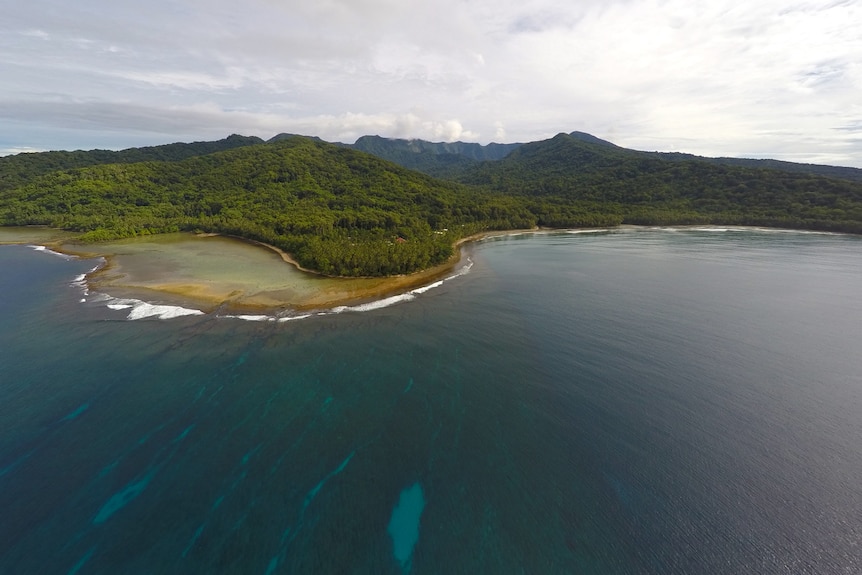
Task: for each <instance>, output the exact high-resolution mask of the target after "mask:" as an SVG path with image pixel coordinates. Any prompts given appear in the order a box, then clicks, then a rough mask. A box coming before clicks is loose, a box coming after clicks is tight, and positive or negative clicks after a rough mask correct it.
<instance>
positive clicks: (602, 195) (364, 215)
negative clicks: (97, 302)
mask: <svg viewBox="0 0 862 575" xmlns="http://www.w3.org/2000/svg"><path fill="white" fill-rule="evenodd" d="M388 142H395V143H394V144H393V149H392V150H390V151H389V152H386V153H388V154H389V155H390V157H396V158H401V159H404V158H409V154H411V153H414V154H418V155H423V154H424V155H425V156H430V155H433V156H436V157H437V158H438V160H435V161H436V162H437V165H438V167H439V164H440V162H439V160H440V158H443V162H445V163H447V164H448V165H447V168H446V170H443V171H445V173H446V174H447V179H445V180H443V179H435V178H433V177H431V176H429V175H427V174H422V173H419V172H416V171H412V170H409V169H406V168H404V167H402V166H399V165H396V164H395V163H392V162H389V161H386V160H384V159H381V158H379V157H376V156H373V155H371V154H368V153H364V152H361V151H357V150H354V149H349V148H347V147H345V146H343V145H341V146H340V145H334V144H328V143H326V142H323V141H320V140H318V139H312V138H304V137H298V136H289V135H283V136H279V137H277V138H274V139H273V141H270V142H268V143H263V142H262V141H261V140H259V139H257V138H244V137H241V136H231V137H230V138H227V139H225V140H220V141H219V142H209V143H207V142H198V143H194V144H171V145H168V146H157V147H153V148H133V149H130V150H124V151H121V152H106V151H99V150H96V151H92V152H47V153H43V154H20V155H18V156H11V157H7V158H0V224H3V225H33V224H38V225H49V226H53V227H57V228H64V229H69V230H75V231H79V232H81V236H80V238H81V240H82V241H89V242H97V241H102V240H108V239H116V238H122V237H129V236H137V235H146V234H154V233H162V232H168V231H177V230H199V231H206V232H219V233H226V234H231V235H237V236H241V237H245V238H249V239H254V240H259V241H263V242H266V243H269V244H272V245H275V246H277V247H279V248H281V249H283V250H285V251H287V252H289V253H291V254H292V255H293V256H294V257H295V258H296V259H297V260H298V261H299V263H300V264H301V265H302V266H303V267H306V268H309V269H313V270H316V271H318V272H321V273H325V274H330V275H344V276H375V275H391V274H401V273H409V272H412V271H416V270H419V269H423V268H427V267H429V266H432V265H434V264H437V263H441V262H443V261H445V260H446V259H447V258H449V257H450V256H451V255H452V245H453V243H454V242H455V241H456V240H457V239H459V238H461V237H464V236H466V235H469V234H472V233H475V232H479V231H484V230H494V229H514V228H529V227H534V226H547V227H596V226H613V225H618V224H620V223H633V224H660V225H669V224H688V223H714V224H753V225H769V226H782V227H793V228H807V229H820V230H835V231H846V232H853V233H862V183H859V182H854V181H851V180H847V179H837V178H828V177H824V176H821V175H816V174H812V173H805V172H799V171H786V170H776V169H761V168H753V167H748V166H732V165H726V164H722V163H715V162H710V161H701V160H698V159H696V158H691V157H685V158H682V159H678V160H674V159H670V158H668V157H655V156H654V155H650V154H645V153H643V152H635V151H632V150H626V149H624V148H619V147H616V146H614V145H612V144H610V143H608V142H604V141H602V140H599V139H597V138H593V137H592V136H589V135H588V134H579V133H573V134H560V135H558V136H556V137H555V138H552V139H550V140H546V141H542V142H534V143H530V144H524V145H513V148H511V149H508V148H496V149H486V150H485V151H482V148H481V147H479V148H477V147H475V146H467V147H457V146H455V147H449V148H446V147H434V146H423V145H418V144H415V143H414V144H411V145H412V148H409V147H405V144H406V143H409V142H408V141H406V140H401V141H386V140H384V139H382V138H379V139H378V138H373V139H366V141H365V144H366V146H367V147H369V148H375V149H377V153H380V154H381V155H386V154H384V151H383V150H384V149H385V148H386V147H387V146H388V145H389V144H388ZM411 149H412V150H413V151H412V152H411V151H410V150H411ZM458 150H463V151H465V153H467V154H468V155H467V156H464V155H459V152H458ZM504 153H508V155H506V156H505V157H502V159H496V160H485V161H480V160H478V159H476V158H481V157H487V154H492V155H493V154H497V156H494V157H498V156H502V155H503V154H504ZM483 154H484V155H483ZM414 160H415V158H414ZM421 161H424V160H421ZM421 161H420V162H421ZM794 166H797V165H796V164H794Z"/></svg>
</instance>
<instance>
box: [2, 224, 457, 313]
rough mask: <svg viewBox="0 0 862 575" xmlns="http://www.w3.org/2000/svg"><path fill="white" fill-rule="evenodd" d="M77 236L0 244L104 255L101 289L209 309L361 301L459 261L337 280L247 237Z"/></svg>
mask: <svg viewBox="0 0 862 575" xmlns="http://www.w3.org/2000/svg"><path fill="white" fill-rule="evenodd" d="M74 237H75V234H73V233H70V232H63V231H60V230H52V229H50V228H0V243H7V244H21V243H24V244H34V245H46V246H48V247H49V248H50V249H52V250H55V251H57V252H59V253H63V254H69V255H74V256H77V257H83V258H103V259H104V264H103V265H100V266H99V267H98V269H95V270H94V271H92V272H91V273H89V274H88V275H87V278H86V281H87V285H88V288H89V289H92V290H94V291H96V292H101V293H107V294H110V295H111V296H114V297H118V298H137V299H142V300H146V301H149V302H158V303H164V304H169V305H179V306H186V307H194V308H201V309H203V310H205V311H212V310H215V309H222V310H231V311H237V312H245V313H248V312H267V313H272V312H276V313H277V312H282V311H285V310H297V311H301V310H308V309H322V308H332V307H335V306H339V305H349V304H361V303H364V302H369V301H374V300H379V299H380V298H384V297H387V296H390V295H392V294H395V293H399V292H405V291H407V290H409V289H411V288H415V287H418V286H421V285H426V284H429V283H431V282H433V281H435V280H436V279H438V278H440V277H442V276H445V275H446V274H447V273H449V272H451V270H452V269H453V268H454V267H455V266H456V265H457V264H458V256H457V255H456V256H455V257H454V258H453V259H452V260H451V261H450V262H447V263H446V264H443V265H440V266H436V267H434V268H430V269H428V270H424V271H422V272H418V273H414V274H410V275H405V276H395V277H380V278H333V277H325V276H321V275H318V274H315V273H312V272H308V271H304V270H301V269H299V268H298V267H297V266H296V265H295V264H293V263H291V261H290V258H289V256H288V255H287V254H284V253H283V252H280V251H279V250H277V249H275V248H272V247H270V246H265V245H263V244H259V243H256V242H250V241H247V240H243V239H240V238H233V237H224V236H218V235H212V234H193V233H182V232H181V233H173V234H159V235H153V236H142V237H136V238H128V239H123V240H117V241H112V242H101V243H98V244H81V243H78V242H75V241H74Z"/></svg>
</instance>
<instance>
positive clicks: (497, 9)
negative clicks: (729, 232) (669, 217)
mask: <svg viewBox="0 0 862 575" xmlns="http://www.w3.org/2000/svg"><path fill="white" fill-rule="evenodd" d="M5 12H6V13H4V19H3V21H2V22H0V77H3V78H4V81H3V84H2V86H0V117H3V118H6V119H7V120H8V121H9V122H12V120H14V125H15V127H16V129H17V130H19V131H18V132H15V133H13V132H10V131H9V130H8V129H7V130H4V133H3V134H2V135H0V140H2V141H0V145H5V146H7V147H15V146H24V145H26V146H34V147H49V145H50V142H43V141H33V140H32V137H33V135H32V134H33V133H36V132H38V133H39V134H41V135H42V136H40V137H43V136H44V137H48V135H49V134H50V126H51V125H55V126H56V127H57V129H58V130H61V129H63V130H66V132H65V135H64V137H71V134H72V133H73V132H74V131H75V130H80V133H81V135H82V141H83V140H85V141H94V139H95V140H97V139H98V133H99V132H100V131H101V132H102V133H104V134H105V139H106V141H107V140H111V141H117V138H119V134H122V133H127V134H128V137H129V140H128V142H127V145H136V144H137V143H138V142H139V141H140V139H141V138H149V137H152V136H142V134H144V135H145V134H150V135H152V134H156V133H158V134H164V135H165V137H166V139H178V138H180V137H182V138H198V139H200V138H209V137H223V136H224V135H226V134H227V133H230V132H232V131H243V132H245V133H254V134H256V135H261V136H263V137H266V136H267V135H268V134H274V133H277V132H281V131H291V132H296V131H301V132H303V133H308V134H314V135H319V136H321V137H323V138H325V139H341V140H345V141H347V140H349V139H350V138H354V137H357V136H360V135H363V134H365V133H378V134H380V135H384V136H393V137H418V138H426V139H445V140H451V139H463V140H477V141H483V142H487V141H491V140H497V141H501V140H503V139H504V138H508V139H509V141H529V140H535V139H540V138H545V137H550V136H552V135H553V134H555V133H557V132H560V131H570V130H582V131H586V132H591V133H595V134H596V135H598V136H600V137H603V138H607V139H610V140H612V141H614V142H616V143H618V144H620V145H627V146H635V147H642V148H648V149H679V150H683V151H689V152H692V153H700V154H708V155H731V156H737V155H751V154H758V155H767V156H769V155H771V156H776V157H783V158H787V159H795V160H803V161H815V159H816V161H828V162H833V163H843V164H850V165H857V166H862V145H860V142H859V137H858V130H855V129H854V128H853V127H854V126H859V125H860V123H862V104H860V102H859V97H858V94H860V93H862V64H860V62H862V37H861V36H860V35H859V34H858V23H859V22H862V7H860V5H859V3H858V2H833V1H830V0H824V1H819V2H818V1H813V0H801V1H800V2H797V3H795V4H793V5H792V6H789V7H788V5H787V4H786V3H785V2H779V1H778V0H765V1H763V2H759V3H750V2H742V1H741V0H714V1H713V2H710V3H692V2H685V1H682V0H612V1H610V2H608V1H605V0H601V1H600V0H579V1H578V2H574V3H573V2H571V1H570V0H566V1H563V0H521V1H518V2H515V1H512V0H503V1H497V2H491V1H490V0H470V1H466V0H440V1H439V2H435V3H427V2H419V1H418V0H350V1H347V0H324V1H320V2H311V3H309V2H298V1H296V0H288V1H275V0H250V1H249V2H246V3H245V4H243V6H242V8H241V9H239V8H237V5H236V4H235V3H228V2H226V1H225V0H210V1H208V2H203V1H202V0H192V1H189V2H186V3H175V2H166V1H165V0H154V1H153V2H151V3H149V4H148V5H147V6H146V7H143V6H128V5H124V4H122V3H110V4H109V3H103V2H95V1H94V0H81V1H80V2H76V3H73V4H68V3H61V2H60V1H59V0H44V1H43V2H40V3H39V6H36V5H34V4H33V3H17V4H14V5H11V6H9V7H8V8H7V9H6V11H5ZM36 110H38V112H39V113H35V111H36ZM28 123H29V125H30V126H39V130H29V132H31V133H30V134H28V133H27V132H28V130H27V125H28ZM52 123H53V124H52ZM10 125H11V124H10ZM504 126H505V128H504ZM148 143H150V142H148Z"/></svg>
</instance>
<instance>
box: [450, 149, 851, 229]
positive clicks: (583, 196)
mask: <svg viewBox="0 0 862 575" xmlns="http://www.w3.org/2000/svg"><path fill="white" fill-rule="evenodd" d="M457 181H459V182H461V183H464V184H468V185H473V186H481V187H484V188H487V189H490V190H492V191H494V192H497V193H501V194H506V195H512V196H519V197H532V198H545V199H553V200H554V201H559V200H562V201H563V202H562V203H563V204H565V202H569V203H584V202H586V203H591V204H594V205H601V206H602V207H603V208H602V209H603V211H604V212H605V213H616V214H621V215H622V216H623V219H624V221H626V222H627V223H643V224H665V223H707V222H711V223H724V224H747V225H769V226H784V227H806V228H810V229H824V230H836V231H852V232H855V233H859V232H862V183H860V182H855V181H850V180H846V179H837V178H828V177H825V176H821V175H816V174H811V173H800V172H790V171H786V170H778V169H770V168H759V167H747V166H736V165H729V164H723V163H718V162H712V161H702V160H697V159H689V158H686V159H684V160H673V159H669V158H666V157H657V156H655V155H651V154H645V153H642V152H637V151H634V150H627V149H625V148H619V147H616V146H608V145H606V143H594V142H590V141H587V140H585V139H583V138H578V137H574V136H572V135H570V134H558V135H557V136H555V137H554V138H551V139H549V140H544V141H541V142H532V143H530V144H524V145H523V146H521V147H520V148H518V149H517V150H515V151H514V152H512V153H511V154H509V155H508V156H507V157H506V158H504V159H502V160H499V161H497V162H483V163H481V164H477V165H475V166H472V167H470V168H469V169H467V170H465V171H463V172H462V173H461V174H459V176H458V177H457ZM549 225H553V224H549Z"/></svg>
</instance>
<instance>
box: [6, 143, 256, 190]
mask: <svg viewBox="0 0 862 575" xmlns="http://www.w3.org/2000/svg"><path fill="white" fill-rule="evenodd" d="M262 143H263V140H261V139H260V138H256V137H254V136H238V135H236V134H233V135H232V136H228V137H227V138H225V139H223V140H217V141H215V142H192V143H190V144H186V143H175V144H165V145H161V146H146V147H143V148H129V149H126V150H120V151H111V150H88V151H83V150H76V151H74V152H65V151H57V152H40V153H24V154H16V155H14V156H4V157H0V191H3V190H8V189H11V188H13V187H15V186H18V185H21V184H23V183H26V182H27V181H29V180H31V179H32V178H34V177H36V176H40V175H43V174H48V173H50V172H55V171H57V170H72V169H75V168H84V167H87V166H97V165H100V164H131V163H137V162H154V161H156V162H178V161H180V160H185V159H186V158H191V157H194V156H203V155H206V154H212V153H214V152H220V151H223V150H231V149H233V148H239V147H243V146H252V145H255V144H262Z"/></svg>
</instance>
